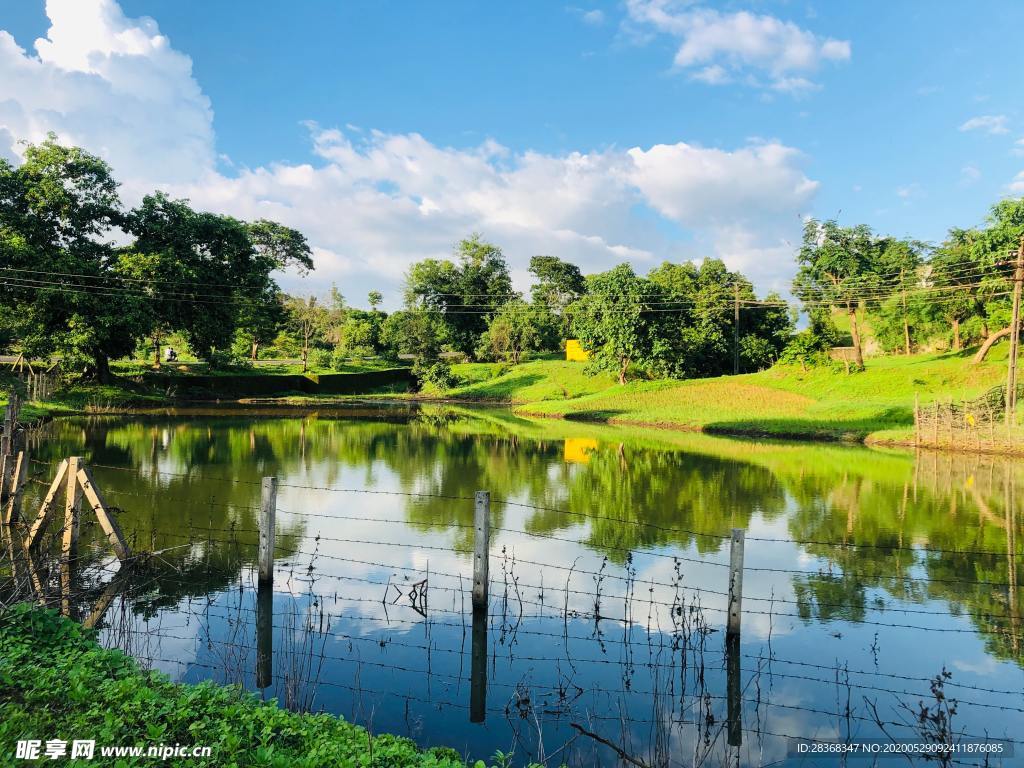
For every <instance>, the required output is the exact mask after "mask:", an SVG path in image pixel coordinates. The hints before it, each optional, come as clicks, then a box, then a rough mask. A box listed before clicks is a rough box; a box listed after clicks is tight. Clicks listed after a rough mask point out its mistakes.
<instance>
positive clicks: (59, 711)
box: [0, 605, 484, 768]
mask: <svg viewBox="0 0 1024 768" xmlns="http://www.w3.org/2000/svg"><path fill="white" fill-rule="evenodd" d="M26 739H39V740H41V741H42V742H43V744H44V746H45V742H46V741H47V740H48V739H63V740H66V741H67V742H68V745H69V748H70V744H71V741H72V740H73V739H95V741H96V752H95V757H94V759H93V760H91V761H87V762H83V763H82V764H83V765H85V764H88V765H98V766H115V765H116V766H118V768H120V767H121V766H135V765H152V764H153V763H154V758H152V757H145V756H143V757H135V758H132V757H121V758H116V759H115V758H113V757H107V758H104V757H101V756H100V748H101V746H137V745H138V746H143V747H145V748H148V747H149V746H150V745H154V744H157V745H159V744H165V745H171V746H173V745H175V744H180V745H183V746H187V747H191V746H202V747H210V756H209V757H207V758H204V757H190V758H188V759H187V760H182V763H183V764H184V763H185V762H187V764H188V765H194V766H217V767H218V768H231V767H232V766H268V767H270V766H273V767H275V768H276V767H278V766H280V768H286V767H287V768H293V767H297V768H313V767H314V766H317V767H319V766H332V767H333V766H360V767H365V768H369V767H370V766H380V767H381V768H385V767H386V768H464V767H465V766H466V762H465V760H464V759H463V758H462V757H461V756H460V755H458V754H457V753H456V752H455V751H454V750H451V749H446V748H438V749H431V750H421V749H419V748H418V747H417V746H416V745H415V744H414V743H413V742H411V741H409V740H408V739H404V738H400V737H397V736H390V735H386V734H380V735H378V734H370V733H369V732H367V731H366V730H365V729H363V728H360V727H359V726H356V725H352V724H350V723H347V722H345V721H344V720H342V719H340V718H337V717H334V716H332V715H326V714H317V715H312V714H298V713H294V712H289V711H287V710H284V709H281V708H280V707H278V706H277V705H276V704H274V703H269V704H266V703H263V702H260V701H259V700H258V699H256V697H254V696H252V695H249V694H245V693H242V692H240V691H239V690H238V689H237V688H226V687H220V686H216V685H213V684H210V683H203V684H200V685H178V684H175V683H172V682H170V681H169V680H168V679H167V678H166V677H165V676H164V675H161V674H159V673H154V672H146V671H143V670H140V669H139V667H138V666H137V665H136V663H135V662H134V661H133V660H132V659H131V658H129V657H127V656H125V655H124V654H122V653H120V652H119V651H111V650H106V649H103V648H101V647H100V646H98V645H97V644H96V642H95V639H94V636H93V633H92V632H90V631H89V630H84V629H82V627H81V626H80V625H78V624H76V623H74V622H72V621H69V620H67V619H63V618H61V617H59V616H57V615H56V613H54V612H52V611H44V610H40V609H37V608H31V607H29V606H27V605H20V606H16V607H14V608H12V609H10V610H8V611H7V612H5V613H2V614H0V763H3V764H14V763H15V762H24V761H17V760H16V759H15V746H16V744H17V742H18V740H26ZM44 762H47V763H49V762H50V761H49V760H44ZM60 762H61V764H65V763H64V761H60ZM75 762H76V763H77V762H78V761H75ZM171 762H174V763H175V764H177V761H171ZM483 766H484V763H483V762H478V763H476V764H475V768H483Z"/></svg>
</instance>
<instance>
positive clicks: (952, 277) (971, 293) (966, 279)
mask: <svg viewBox="0 0 1024 768" xmlns="http://www.w3.org/2000/svg"><path fill="white" fill-rule="evenodd" d="M978 236H979V233H978V232H977V231H973V230H967V229H951V230H950V231H949V236H948V237H947V238H946V240H945V242H943V243H942V245H940V246H939V247H938V248H936V249H935V253H934V254H933V256H932V259H931V262H930V263H929V267H930V275H929V281H930V283H931V286H930V287H931V288H932V291H933V293H934V298H932V300H931V301H930V302H929V306H930V308H931V311H932V314H933V315H934V316H935V317H936V319H937V320H939V321H941V322H943V323H944V324H945V325H946V326H947V327H949V329H950V336H951V339H952V348H953V350H954V351H957V352H959V351H960V350H961V349H962V348H963V344H962V340H961V334H960V327H961V325H962V324H963V323H964V322H965V321H966V320H968V319H969V318H971V317H976V316H980V315H981V314H982V313H983V311H984V305H983V302H982V301H981V299H980V295H979V291H978V289H979V286H980V285H981V282H982V275H983V272H984V270H983V268H982V265H981V264H980V263H979V262H978V260H977V259H976V256H975V247H974V243H975V241H976V240H977V239H978Z"/></svg>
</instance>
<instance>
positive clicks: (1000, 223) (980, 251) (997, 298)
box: [970, 197, 1024, 362]
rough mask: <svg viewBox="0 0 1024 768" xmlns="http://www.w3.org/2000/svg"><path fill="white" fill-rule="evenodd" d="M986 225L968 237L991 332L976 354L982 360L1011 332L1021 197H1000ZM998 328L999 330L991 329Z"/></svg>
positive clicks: (1023, 231) (1023, 219) (1022, 239)
mask: <svg viewBox="0 0 1024 768" xmlns="http://www.w3.org/2000/svg"><path fill="white" fill-rule="evenodd" d="M987 223H988V226H986V227H985V228H984V229H982V230H980V231H978V232H977V234H976V236H975V237H972V238H971V243H970V250H971V255H972V256H973V257H974V261H975V262H976V263H977V264H978V266H979V269H980V271H981V273H982V279H981V280H980V281H979V282H980V285H979V289H978V292H979V294H980V298H981V300H982V301H984V303H985V315H986V318H987V319H988V320H989V322H988V323H987V324H988V325H989V329H990V331H991V332H990V334H989V335H988V338H987V339H986V340H985V343H984V344H983V345H982V348H981V349H980V350H979V352H978V355H977V356H976V357H975V362H980V361H981V360H982V359H984V357H985V354H986V353H987V352H988V350H989V348H991V346H992V344H993V343H995V342H996V341H998V340H999V339H1000V338H1002V337H1004V336H1008V335H1009V334H1010V314H1011V309H1010V300H1009V297H1008V296H1009V293H1010V291H1011V289H1012V286H1013V282H1012V278H1013V272H1014V267H1015V262H1016V258H1017V252H1018V250H1019V249H1020V248H1022V247H1024V197H1021V198H1015V199H1014V198H1008V199H1006V200H1000V201H999V202H998V203H996V204H995V205H994V206H992V209H991V211H990V212H989V215H988V222H987ZM994 328H999V330H992V329H994Z"/></svg>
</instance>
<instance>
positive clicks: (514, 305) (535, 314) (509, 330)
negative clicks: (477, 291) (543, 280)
mask: <svg viewBox="0 0 1024 768" xmlns="http://www.w3.org/2000/svg"><path fill="white" fill-rule="evenodd" d="M540 312H541V310H539V309H538V308H537V307H536V306H533V305H530V304H527V303H526V302H525V301H523V300H522V299H513V300H512V301H509V302H506V303H505V304H502V305H501V308H500V309H499V310H498V311H497V312H496V313H495V314H494V316H493V317H492V318H491V320H490V324H489V325H488V326H487V330H486V331H484V333H483V334H482V335H481V337H480V349H479V352H478V356H479V357H483V358H490V359H492V360H505V361H506V362H509V363H512V364H513V365H518V364H519V361H520V360H521V359H522V356H523V354H524V353H526V352H532V351H534V350H537V349H540V345H541V332H540V329H541V327H542V326H543V323H542V321H541V317H540Z"/></svg>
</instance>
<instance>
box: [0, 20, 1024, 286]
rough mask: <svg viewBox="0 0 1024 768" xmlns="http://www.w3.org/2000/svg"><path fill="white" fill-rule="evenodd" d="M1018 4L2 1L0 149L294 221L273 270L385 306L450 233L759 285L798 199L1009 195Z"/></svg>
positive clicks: (846, 216)
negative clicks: (688, 269)
mask: <svg viewBox="0 0 1024 768" xmlns="http://www.w3.org/2000/svg"><path fill="white" fill-rule="evenodd" d="M147 17H148V19H149V20H147ZM1022 22H1024V4H1022V3H1016V2H1003V3H996V2H989V3H986V2H980V3H970V4H967V3H962V2H935V3H927V4H925V3H914V2H905V3H883V2H861V3H836V2H830V3H825V2H817V3H806V2H756V1H752V2H746V3H717V4H711V3H699V2H689V3H674V2H665V1H662V0H629V1H628V2H622V3H619V2H607V3H581V4H578V5H573V4H567V5H562V4H558V3H551V2H526V3H514V4H495V3H492V4H480V3H470V2H444V3H441V2H437V3H390V2H374V3H369V2H358V3H357V2H351V3H342V2H325V1H324V2H312V1H310V2H301V3H292V4H287V5H286V4H282V3H270V2H251V3H248V4H246V5H245V7H244V12H243V10H242V6H240V5H239V4H236V3H200V2H184V1H183V2H176V3H170V2H166V1H165V2H156V1H154V0H121V2H120V3H119V4H118V3H115V2H114V0H51V2H50V3H49V4H44V3H43V2H35V1H34V0H20V1H19V2H8V3H6V4H5V5H4V6H3V8H2V10H0V29H3V30H6V31H7V32H8V33H9V34H10V36H11V37H12V38H13V45H10V44H9V45H7V47H6V48H4V46H3V45H2V44H0V153H3V154H7V155H10V156H13V157H14V158H15V159H16V156H17V153H18V148H17V145H15V144H14V141H15V140H17V139H25V138H27V139H30V140H36V139H38V138H39V137H40V136H41V135H44V134H45V130H47V129H53V130H56V131H57V132H58V133H59V134H60V135H61V136H62V138H65V139H67V140H72V141H76V142H78V143H82V144H83V145H85V146H87V147H88V148H90V149H93V151H97V152H98V153H100V154H103V155H104V156H105V157H107V159H108V160H110V161H111V162H112V164H114V166H115V170H116V171H117V173H118V175H119V176H120V177H122V178H124V179H125V190H124V191H125V198H126V200H127V201H129V202H133V201H134V199H135V198H136V197H137V196H138V195H140V194H142V193H143V192H145V191H147V190H148V189H152V188H155V187H161V188H166V189H169V190H170V191H172V192H173V193H175V194H179V195H181V196H185V197H189V198H191V199H192V200H193V201H194V202H195V203H196V204H197V205H201V206H203V207H208V208H211V209H215V210H222V211H224V212H228V213H233V214H235V215H239V216H244V217H253V216H255V215H264V214H265V215H268V216H270V217H272V218H279V219H281V220H284V221H285V222H286V223H290V224H292V225H295V226H299V227H300V228H302V229H303V230H304V231H306V232H307V234H308V236H309V237H310V240H311V242H313V244H314V245H315V246H317V248H318V249H319V250H318V254H319V258H318V261H319V262H320V268H318V270H317V273H315V275H314V277H312V278H310V279H309V280H308V281H306V282H305V283H302V284H301V285H300V284H299V283H297V282H292V283H291V287H295V288H297V289H300V290H305V291H307V292H319V291H323V290H324V289H325V287H326V286H327V285H329V283H330V282H332V281H333V282H337V283H338V284H339V285H340V286H341V287H342V289H343V292H345V293H346V294H347V295H349V296H350V299H351V300H352V301H353V302H354V303H359V301H360V299H361V297H362V295H364V294H365V291H366V290H367V289H368V288H371V287H381V288H384V289H385V293H386V294H390V298H391V300H390V301H389V302H388V303H389V304H393V303H394V301H395V300H396V298H397V288H398V286H400V283H401V274H402V272H403V270H404V269H405V268H406V267H407V266H408V264H409V263H410V262H411V261H413V260H415V259H417V258H423V257H425V256H443V255H444V254H445V253H447V252H448V251H449V250H450V246H451V243H452V242H453V241H454V240H455V239H456V238H457V237H459V236H460V235H461V234H466V233H468V232H469V231H472V230H479V231H481V232H483V233H484V235H485V236H487V237H490V238H491V239H493V240H495V241H496V242H498V243H499V244H500V245H502V246H503V247H504V248H505V250H506V254H507V256H508V257H509V261H510V262H511V264H512V266H513V269H514V270H515V271H516V275H517V280H518V282H519V284H520V285H524V284H525V280H526V279H527V278H526V276H525V273H524V268H525V264H526V262H527V261H528V259H529V256H530V255H532V253H535V252H548V253H555V254H557V255H562V256H565V257H567V258H572V259H575V260H577V261H578V262H580V263H581V266H583V267H584V269H585V270H587V271H595V270H598V269H604V268H607V267H608V266H610V265H611V264H613V263H615V262H616V261H621V260H630V261H632V262H634V263H635V264H636V265H637V268H638V269H640V270H646V269H647V268H649V267H650V266H652V265H653V264H655V263H657V262H658V261H660V260H661V259H662V258H671V259H683V258H699V257H701V256H705V255H718V256H722V257H724V258H726V260H727V261H728V262H729V263H730V264H731V265H732V266H735V267H738V268H742V269H744V270H745V271H747V272H748V273H750V274H752V275H753V276H755V278H756V279H757V281H758V283H759V285H760V286H761V287H762V288H765V289H766V288H769V287H781V286H784V285H785V283H786V281H787V280H788V277H789V276H790V275H791V274H792V248H791V244H792V243H793V240H794V238H795V237H796V236H798V232H799V222H800V217H802V216H806V215H815V216H819V217H830V216H836V215H838V216H839V217H840V219H841V220H843V221H844V222H847V223H858V222H866V223H869V224H871V225H872V226H873V227H874V228H875V229H876V230H878V231H881V232H887V233H892V234H896V235H910V236H914V237H918V238H922V239H926V240H933V241H934V240H938V239H941V238H942V236H943V234H944V232H945V230H946V229H947V228H948V227H950V226H968V225H972V224H975V223H978V222H979V221H980V220H981V219H982V217H983V216H984V214H985V211H986V209H987V207H988V206H989V205H991V204H992V203H993V202H995V201H996V200H998V199H999V198H1000V197H1001V196H1004V195H1007V194H1021V193H1022V192H1024V182H1022V178H1024V177H1022V178H1017V179H1016V180H1015V177H1017V175H1018V173H1020V172H1021V171H1022V169H1024V145H1022V144H1017V142H1018V140H1020V139H1021V138H1022V137H1024V114H1022V111H1021V104H1020V95H1019V94H1020V92H1021V89H1020V87H1019V85H1018V84H1017V82H1015V81H1016V79H1017V78H1018V77H1019V73H1020V72H1021V71H1022V69H1024V67H1022V63H1024V62H1022V58H1024V54H1022V53H1021V48H1020V46H1016V45H1014V44H1012V40H1011V39H1010V37H1009V36H1008V35H1007V34H1006V30H1012V29H1016V28H1020V27H1021V26H1022ZM48 37H49V38H50V42H49V43H48V44H44V48H45V50H40V49H38V48H36V44H35V41H36V40H37V39H38V38H48ZM16 49H20V53H19V52H18V50H16ZM5 73H7V74H11V73H15V74H18V75H19V77H17V78H16V77H6V78H5V77H4V75H5ZM5 91H6V92H5ZM108 114H112V115H114V116H115V118H114V121H113V124H112V123H111V120H110V119H109V117H105V115H108ZM5 132H6V133H5ZM5 136H6V143H7V144H8V145H9V146H4V144H5ZM182 136H187V141H182V140H181V137H182ZM631 150H635V151H634V152H633V153H632V154H631ZM287 280H291V281H293V280H294V279H293V278H288V279H287Z"/></svg>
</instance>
